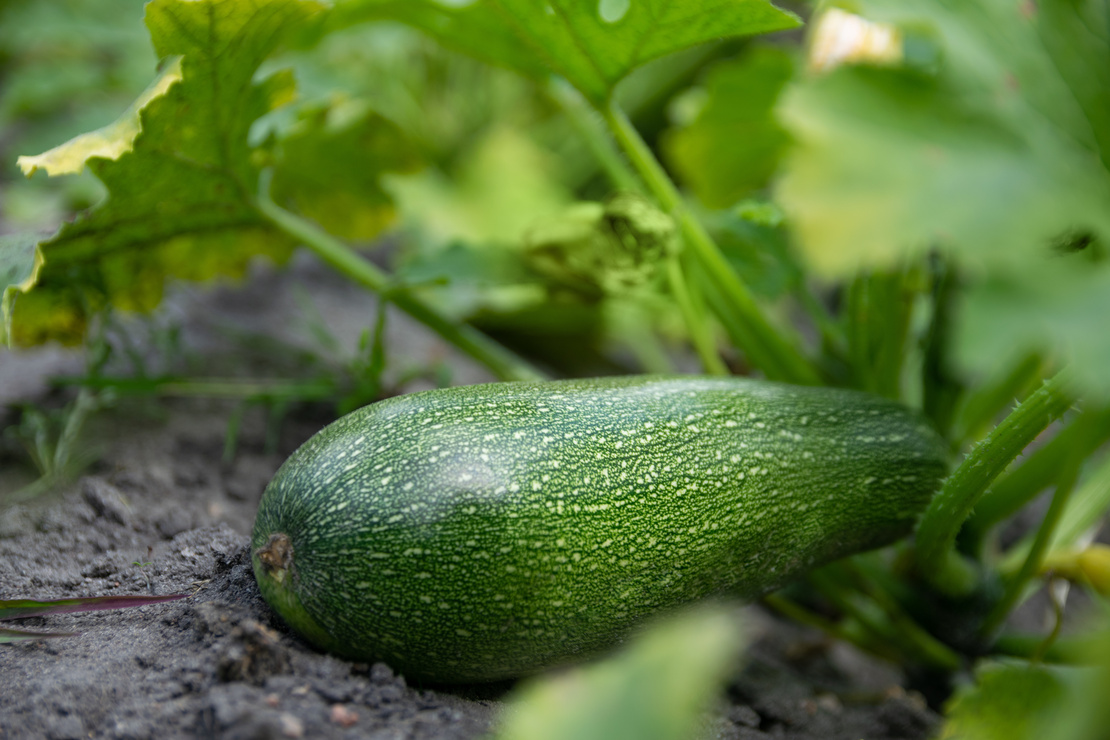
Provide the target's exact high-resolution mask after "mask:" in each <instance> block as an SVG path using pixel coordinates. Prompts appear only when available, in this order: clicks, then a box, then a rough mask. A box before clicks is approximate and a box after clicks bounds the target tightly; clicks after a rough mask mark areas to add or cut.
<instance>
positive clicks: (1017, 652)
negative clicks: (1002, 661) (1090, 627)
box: [991, 633, 1101, 665]
mask: <svg viewBox="0 0 1110 740" xmlns="http://www.w3.org/2000/svg"><path fill="white" fill-rule="evenodd" d="M1099 649H1100V643H1099V640H1098V639H1097V638H1092V637H1091V636H1089V635H1076V636H1064V637H1059V638H1057V639H1056V640H1053V641H1052V642H1051V643H1049V642H1048V640H1047V638H1046V637H1045V636H1044V635H1040V634H1037V635H1029V634H1019V633H1009V634H1003V635H1000V636H999V637H998V639H996V640H995V641H994V644H993V645H991V653H992V654H995V655H1012V656H1014V657H1017V658H1028V659H1030V660H1033V659H1039V660H1043V661H1045V662H1047V663H1062V664H1065V665H1098V664H1099V661H1100V658H1101V655H1100V652H1099Z"/></svg>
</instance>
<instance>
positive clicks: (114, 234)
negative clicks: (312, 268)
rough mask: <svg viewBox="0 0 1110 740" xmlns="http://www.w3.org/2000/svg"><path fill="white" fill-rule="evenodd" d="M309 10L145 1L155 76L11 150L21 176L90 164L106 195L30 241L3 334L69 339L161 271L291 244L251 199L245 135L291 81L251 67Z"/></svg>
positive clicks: (298, 3)
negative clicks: (29, 267) (108, 110)
mask: <svg viewBox="0 0 1110 740" xmlns="http://www.w3.org/2000/svg"><path fill="white" fill-rule="evenodd" d="M319 9H320V6H319V5H318V4H316V3H314V2H309V1H307V0H244V1H243V2H220V0H200V1H199V2H185V1H183V0H154V1H153V2H151V3H150V4H149V5H148V6H147V10H146V23H147V27H148V28H149V29H150V33H151V38H152V40H153V42H154V48H155V51H156V53H157V54H158V56H159V57H160V58H163V59H166V60H168V61H167V62H166V64H165V68H164V70H163V72H162V74H161V76H160V77H159V78H158V80H157V81H156V82H155V83H154V84H153V85H152V86H151V87H150V89H148V91H147V92H146V93H145V94H144V95H143V96H142V97H141V98H140V99H139V100H138V101H137V102H136V104H135V105H134V106H133V107H132V109H131V110H129V111H128V112H127V113H125V114H124V116H123V117H122V118H121V119H120V120H119V121H117V122H116V123H114V124H111V125H109V126H107V127H105V128H103V129H101V130H99V131H96V132H92V133H89V134H83V135H81V136H78V137H77V138H75V139H72V140H71V141H69V142H67V143H66V144H63V145H61V146H59V147H57V148H55V149H52V150H51V151H49V152H46V153H44V154H42V155H39V156H37V157H21V158H20V165H21V166H22V167H23V169H24V171H25V172H26V173H27V174H28V175H30V174H33V173H34V172H35V170H37V169H43V170H46V171H47V172H48V173H49V174H65V173H69V172H75V171H80V169H81V168H82V167H83V166H88V167H89V168H90V169H91V170H92V171H93V173H94V174H96V176H97V177H99V178H100V179H101V180H102V181H103V182H104V184H105V185H106V186H107V187H108V192H109V195H108V198H107V199H106V200H105V201H104V202H103V203H101V204H100V205H99V206H98V207H97V208H94V209H93V210H92V211H90V212H88V213H87V214H85V215H83V216H81V217H79V218H78V219H77V220H75V221H74V222H72V223H69V224H66V225H65V226H63V227H62V228H61V229H60V230H59V231H58V233H57V234H55V235H54V236H53V237H51V238H50V239H48V240H46V241H44V242H43V243H42V244H41V245H40V254H41V258H42V263H43V264H42V266H41V268H40V269H39V271H38V274H37V282H36V283H35V284H34V285H33V286H32V289H31V290H29V291H26V292H24V293H23V294H21V295H17V296H16V298H15V301H14V305H13V306H11V314H10V316H9V317H8V318H9V322H8V324H7V325H8V326H9V327H10V334H9V336H8V337H7V339H8V341H9V342H13V343H16V344H34V343H38V342H41V341H44V340H46V339H49V338H58V339H62V340H63V341H65V340H68V341H76V340H78V339H80V337H81V336H82V334H83V332H84V327H85V324H86V321H87V319H88V316H89V315H90V314H91V313H92V312H94V311H96V310H98V309H99V308H101V307H103V306H105V305H109V304H111V305H114V306H117V307H120V308H123V309H129V310H146V309H149V308H152V307H153V306H155V305H157V304H158V302H159V301H160V300H161V297H162V291H163V286H164V282H165V279H166V278H167V277H169V276H172V277H178V278H185V279H193V280H203V279H208V278H211V277H214V276H217V275H229V276H237V275H241V274H242V273H243V271H244V270H245V269H246V267H247V264H248V263H249V261H250V260H251V259H252V258H253V257H254V256H255V255H259V254H262V255H266V256H268V257H270V258H272V259H274V260H278V261H280V260H284V259H285V258H287V256H288V255H289V253H290V250H291V248H292V245H291V244H290V243H289V242H288V241H287V240H285V239H282V238H280V237H278V236H276V235H275V234H274V233H272V232H271V231H270V230H269V229H268V228H267V227H266V226H265V224H264V223H263V222H262V220H261V218H260V217H259V215H258V214H257V213H256V212H255V210H254V208H253V207H252V205H251V204H252V200H253V198H252V197H253V193H254V191H255V188H256V184H255V183H256V182H257V170H256V167H255V165H254V163H253V162H252V161H251V149H250V147H249V145H248V142H247V136H248V132H249V129H250V126H251V124H252V123H253V122H254V121H255V120H256V119H257V118H258V117H259V116H261V115H262V114H263V113H265V112H267V111H269V110H271V109H272V108H274V107H275V106H277V105H279V104H281V103H283V102H286V101H288V100H289V99H290V98H291V96H292V92H293V83H292V79H291V76H290V75H288V74H282V73H278V74H275V75H272V76H270V77H269V78H267V79H265V80H262V81H261V82H256V81H255V80H254V75H255V72H256V71H257V70H258V67H259V65H260V64H261V63H262V61H263V60H264V59H265V58H266V57H267V56H268V55H269V54H270V53H271V52H272V51H273V50H274V48H275V47H276V46H277V45H278V44H279V43H280V42H281V39H282V37H283V35H284V34H286V33H287V32H288V31H289V30H290V29H293V28H296V27H297V26H298V25H299V24H303V23H305V22H306V21H307V20H308V19H309V18H310V17H311V16H312V15H313V14H314V13H316V12H318V11H319ZM23 287H24V290H26V287H27V286H23Z"/></svg>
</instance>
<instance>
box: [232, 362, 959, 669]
mask: <svg viewBox="0 0 1110 740" xmlns="http://www.w3.org/2000/svg"><path fill="white" fill-rule="evenodd" d="M944 470H945V451H944V445H943V444H942V443H941V441H940V439H939V438H938V437H937V436H936V435H935V434H934V433H933V432H932V431H931V429H930V428H929V427H928V426H927V425H926V423H925V422H924V421H923V420H922V419H921V418H920V417H918V416H917V415H916V414H914V413H913V412H911V411H909V410H908V409H906V408H904V407H903V406H900V405H898V404H896V403H894V402H892V401H888V400H885V399H882V398H879V397H877V396H872V395H869V394H864V393H859V392H856V391H847V390H838V389H830V388H805V387H796V386H789V385H783V384H779V383H770V382H764V381H755V380H748V379H742V378H703V377H658V376H655V377H652V376H638V377H626V378H606V379H596V380H566V381H554V382H546V383H544V382H540V383H535V382H531V383H498V384H489V385H476V386H468V387H457V388H449V389H444V390H434V391H426V392H422V393H413V394H411V395H407V396H399V397H396V398H391V399H388V400H385V401H381V402H379V403H376V404H372V405H370V406H367V407H364V408H362V409H359V410H358V411H355V412H353V413H351V414H348V415H347V416H344V417H343V418H341V419H339V420H338V421H336V422H335V423H333V424H331V425H330V426H328V427H326V428H325V429H323V430H322V431H321V432H319V433H318V434H317V435H316V436H314V437H312V438H311V439H310V440H308V441H307V442H306V443H305V444H304V445H303V446H302V447H301V448H300V449H298V450H297V451H296V452H295V453H294V454H293V455H292V456H291V457H290V458H289V459H288V460H287V461H286V462H285V464H284V465H283V466H282V467H281V469H280V470H279V471H278V472H277V474H276V476H275V477H274V479H273V481H272V482H271V483H270V484H269V486H268V487H267V489H266V491H265V494H264V495H263V497H262V501H261V503H260V506H259V510H258V516H257V519H256V521H255V525H254V532H253V535H252V555H253V564H254V572H255V575H256V577H257V580H258V583H259V586H260V587H261V590H262V594H263V596H264V597H265V598H266V600H267V601H268V602H269V603H270V604H271V605H272V606H273V607H274V609H275V610H276V611H277V612H278V614H280V615H281V616H282V617H283V618H284V619H285V621H286V622H287V623H289V624H290V625H291V626H292V627H293V628H294V629H295V630H296V631H298V632H300V633H301V634H303V635H304V636H305V637H307V638H308V639H309V640H310V641H311V642H313V643H315V644H316V645H318V646H319V647H321V648H323V649H326V650H329V651H332V652H334V653H337V654H339V655H341V656H344V657H347V658H351V659H354V660H361V661H369V660H384V661H386V662H388V663H390V664H391V665H392V666H393V667H394V668H395V669H398V670H400V671H401V672H403V673H405V674H406V675H408V676H409V677H410V678H417V679H427V680H431V681H436V682H470V681H490V680H497V679H502V678H508V677H512V676H518V675H523V674H527V673H533V672H536V671H538V670H541V669H544V668H547V667H550V666H553V665H558V664H562V663H567V662H571V661H575V660H579V659H582V658H585V657H589V656H592V655H595V654H596V653H598V652H599V651H602V650H604V649H605V648H608V647H610V646H612V645H614V644H616V643H618V642H620V641H621V640H622V639H623V638H624V636H626V635H627V634H628V633H629V631H630V630H631V629H633V628H635V627H636V626H637V625H638V624H639V623H641V622H642V621H643V620H644V619H646V618H648V617H650V616H652V615H654V614H656V613H658V612H660V611H662V610H667V609H670V608H673V607H677V606H680V605H682V604H686V603H689V602H691V601H694V600H698V599H702V598H704V597H708V596H713V595H736V596H740V597H744V598H753V597H757V596H759V595H761V594H763V593H766V592H768V591H771V590H773V589H775V588H777V587H779V586H780V585H782V584H783V583H785V582H786V581H788V580H789V579H790V578H792V577H794V576H796V575H797V574H799V573H801V572H802V571H804V570H806V569H807V568H810V567H813V566H816V565H820V564H823V563H826V562H828V561H830V560H833V559H835V558H839V557H842V556H844V555H847V554H850V553H854V552H858V551H861V550H866V549H869V548H874V547H878V546H881V545H885V544H888V543H890V542H892V541H894V540H896V539H898V538H899V537H902V536H903V535H905V534H906V533H907V532H909V530H910V528H911V526H912V524H913V521H914V518H915V517H916V516H917V514H918V513H919V512H920V511H921V510H922V509H923V508H924V507H925V505H926V503H927V502H928V500H929V498H930V496H931V494H932V493H933V491H934V490H935V489H936V487H937V483H938V481H939V479H940V477H941V476H942V475H943V474H944Z"/></svg>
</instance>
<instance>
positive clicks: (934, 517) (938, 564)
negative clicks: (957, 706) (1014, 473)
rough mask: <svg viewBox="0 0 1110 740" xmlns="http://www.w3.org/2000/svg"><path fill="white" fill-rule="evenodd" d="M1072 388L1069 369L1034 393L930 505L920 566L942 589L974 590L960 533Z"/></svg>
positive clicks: (1066, 402) (920, 536)
mask: <svg viewBox="0 0 1110 740" xmlns="http://www.w3.org/2000/svg"><path fill="white" fill-rule="evenodd" d="M1068 385H1069V381H1068V378H1067V371H1066V370H1065V371H1063V372H1061V373H1058V374H1057V375H1056V376H1055V377H1054V378H1052V379H1051V380H1048V381H1046V382H1045V383H1044V385H1042V386H1041V387H1040V388H1039V389H1037V390H1036V391H1035V392H1034V393H1032V394H1030V396H1029V397H1028V398H1027V399H1025V401H1024V402H1023V403H1021V404H1020V405H1019V406H1018V407H1017V408H1016V409H1014V410H1013V411H1012V412H1011V413H1010V415H1009V416H1007V417H1006V418H1005V419H1003V420H1002V422H1001V423H1000V424H999V425H998V426H997V427H995V428H994V430H993V431H992V432H991V433H990V434H989V435H987V437H986V439H984V440H983V442H982V443H980V444H979V445H978V446H977V447H975V448H974V449H972V451H971V452H970V453H969V454H968V456H967V457H966V458H964V461H963V462H962V463H961V464H960V466H959V467H958V468H957V469H956V471H955V472H954V473H952V475H950V476H949V477H948V479H947V480H946V481H945V483H944V486H943V488H941V490H940V493H938V494H937V495H936V496H935V497H934V498H933V500H932V502H930V504H929V508H928V509H927V510H926V511H925V514H924V515H923V516H922V517H921V521H920V523H919V524H918V527H917V566H918V571H919V572H920V573H921V574H922V576H924V577H925V579H926V580H928V581H929V582H930V583H931V584H932V585H933V586H934V587H935V588H936V589H937V590H938V591H940V592H942V593H944V594H947V595H949V596H953V597H959V596H966V595H968V594H970V592H971V591H972V590H973V589H974V588H975V585H976V581H977V579H976V578H975V577H974V575H975V573H974V568H973V567H972V566H971V565H970V564H969V563H967V562H966V561H963V560H962V559H961V558H960V557H959V555H958V554H957V553H956V552H955V550H954V545H955V542H956V535H957V534H958V533H959V531H960V527H961V526H962V525H963V523H964V521H965V520H966V519H967V518H968V515H969V514H970V513H971V510H972V508H973V507H974V506H975V503H976V502H977V501H978V500H979V497H980V496H982V495H983V492H984V491H986V489H987V486H989V485H990V484H991V482H992V481H993V480H994V479H995V478H997V477H998V474H999V473H1001V472H1002V471H1003V470H1005V468H1006V466H1008V465H1009V464H1010V463H1011V462H1013V460H1014V458H1016V457H1017V456H1018V455H1019V454H1020V453H1021V451H1022V450H1024V449H1025V447H1026V445H1028V444H1029V443H1030V442H1032V441H1033V440H1034V439H1035V438H1036V437H1037V435H1039V434H1040V433H1041V432H1043V431H1044V430H1045V428H1046V427H1047V426H1048V425H1049V424H1051V423H1052V422H1053V421H1054V420H1055V419H1057V418H1059V417H1060V416H1062V415H1063V413H1064V412H1065V411H1067V410H1068V408H1069V407H1070V406H1071V398H1072V396H1071V393H1070V392H1068Z"/></svg>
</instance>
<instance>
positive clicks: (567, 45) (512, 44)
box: [339, 0, 799, 103]
mask: <svg viewBox="0 0 1110 740" xmlns="http://www.w3.org/2000/svg"><path fill="white" fill-rule="evenodd" d="M339 12H340V13H345V12H346V13H352V14H362V15H363V16H369V17H393V18H396V19H398V20H402V21H404V22H406V23H410V24H412V25H414V26H416V27H418V28H420V29H422V30H424V31H425V32H427V33H428V34H429V35H431V36H433V37H435V38H436V39H438V40H439V41H441V42H442V43H443V44H444V45H445V46H448V47H451V48H454V49H456V50H458V51H462V52H464V53H467V54H472V55H474V56H476V57H478V58H480V59H484V60H485V61H488V62H492V63H494V64H498V65H501V66H505V67H509V68H510V69H514V70H516V71H518V72H521V73H522V74H525V75H527V76H530V77H534V78H539V79H542V78H545V77H547V75H548V74H556V75H559V76H561V77H564V78H566V79H567V80H568V81H569V82H570V83H571V84H572V85H574V86H575V87H576V88H578V90H579V91H581V92H582V93H583V94H584V95H585V96H586V97H587V98H589V99H590V100H592V101H593V102H594V103H602V102H604V101H605V100H607V99H608V97H609V94H610V93H611V92H612V90H613V87H614V86H615V85H616V84H617V83H618V82H619V81H620V80H621V79H623V78H624V76H625V75H627V74H628V73H629V72H631V71H632V70H633V69H635V68H636V67H638V66H640V65H641V64H644V63H645V62H648V61H650V60H652V59H655V58H658V57H661V56H665V55H667V54H671V53H673V52H676V51H680V50H682V49H685V48H688V47H691V46H695V45H697V44H702V43H705V42H707V41H712V40H716V39H719V38H722V37H726V36H748V35H752V34H758V33H768V32H770V31H780V30H783V29H787V28H793V27H795V26H797V25H798V24H799V21H798V18H797V17H796V16H794V15H793V14H791V13H787V12H785V11H781V10H779V9H777V8H775V7H774V6H773V5H771V4H770V3H769V2H767V0H681V1H679V0H549V1H548V2H536V1H535V0H476V1H475V2H472V3H469V4H466V5H464V6H462V7H454V8H452V7H447V6H446V5H445V4H441V3H437V2H434V1H433V0H401V1H400V2H398V1H397V0H346V2H345V3H341V4H340V8H339Z"/></svg>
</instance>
